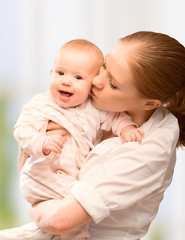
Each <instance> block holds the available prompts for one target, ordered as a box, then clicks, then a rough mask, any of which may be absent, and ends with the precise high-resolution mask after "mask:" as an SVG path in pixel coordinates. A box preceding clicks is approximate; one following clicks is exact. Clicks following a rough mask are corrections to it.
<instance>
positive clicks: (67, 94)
mask: <svg viewBox="0 0 185 240" xmlns="http://www.w3.org/2000/svg"><path fill="white" fill-rule="evenodd" d="M59 93H60V98H61V99H62V100H63V101H68V100H69V99H70V98H71V96H72V95H73V94H72V93H70V92H65V91H59Z"/></svg>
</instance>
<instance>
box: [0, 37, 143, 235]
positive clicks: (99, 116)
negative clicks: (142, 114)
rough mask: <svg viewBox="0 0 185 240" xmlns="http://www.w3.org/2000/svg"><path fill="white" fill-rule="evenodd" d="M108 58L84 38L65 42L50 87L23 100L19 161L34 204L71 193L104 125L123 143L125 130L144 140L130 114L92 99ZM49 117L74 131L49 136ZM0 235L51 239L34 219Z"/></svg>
mask: <svg viewBox="0 0 185 240" xmlns="http://www.w3.org/2000/svg"><path fill="white" fill-rule="evenodd" d="M103 62H104V58H103V54H102V52H101V51H100V49H99V48H98V47H97V46H96V45H94V44H93V43H91V42H89V41H87V40H83V39H76V40H72V41H70V42H67V43H65V44H64V45H63V46H62V47H61V48H60V49H59V51H58V53H57V55H56V57H55V62H54V68H53V69H52V70H51V83H50V89H49V91H48V92H46V93H42V94H38V95H36V96H34V97H33V98H32V99H31V101H29V102H28V103H27V104H25V105H24V107H23V110H22V113H21V115H20V117H19V119H18V121H17V123H16V125H15V127H14V135H15V138H16V139H17V141H18V143H19V148H20V152H19V158H20V159H21V160H20V161H22V162H25V164H24V166H23V168H22V170H21V173H20V188H21V192H22V194H23V196H24V197H25V199H26V200H27V201H28V202H29V203H30V204H32V205H33V204H36V203H39V202H40V201H44V200H49V199H53V198H63V197H65V196H66V195H67V194H69V193H70V189H71V188H72V185H73V184H74V182H75V181H76V179H77V175H78V171H79V169H80V168H81V166H82V164H83V162H84V160H85V157H86V156H87V154H88V153H89V151H90V150H91V149H92V148H93V147H94V145H96V144H97V143H99V142H100V140H101V138H102V131H103V130H104V131H110V130H112V132H113V134H114V135H117V136H120V137H121V139H122V141H123V142H125V141H127V140H125V136H126V135H129V137H130V140H131V141H135V139H136V140H137V141H138V142H139V143H140V142H141V137H142V136H143V132H142V130H141V129H140V128H137V127H136V125H135V124H134V123H133V122H132V119H131V117H130V116H129V115H128V114H126V113H112V112H104V111H100V110H97V109H96V108H95V107H93V105H92V103H91V100H90V97H89V94H90V90H91V87H92V80H93V78H94V77H95V76H96V75H98V73H99V70H100V68H101V66H102V64H103ZM49 121H53V122H55V123H57V124H59V125H61V126H62V127H63V128H65V129H66V130H67V131H68V132H69V134H68V135H67V136H66V137H61V136H59V135H52V136H46V134H45V133H46V128H47V125H48V122H49ZM126 139H127V138H126ZM77 233H78V236H79V238H84V239H88V238H89V234H88V230H87V228H86V227H82V228H78V229H75V230H74V231H72V232H69V233H68V234H65V235H62V236H61V238H57V239H72V235H73V234H74V235H75V236H77ZM3 234H4V235H3ZM1 236H2V237H4V238H1V239H8V240H10V239H14V240H17V239H20V240H23V239H37V240H39V239H51V238H52V234H50V233H46V232H44V231H42V230H41V229H38V227H37V226H36V225H34V224H33V223H29V224H27V225H24V226H22V227H20V228H16V229H10V230H4V231H1V232H0V237H1ZM52 239H53V238H52ZM75 239H76V238H75Z"/></svg>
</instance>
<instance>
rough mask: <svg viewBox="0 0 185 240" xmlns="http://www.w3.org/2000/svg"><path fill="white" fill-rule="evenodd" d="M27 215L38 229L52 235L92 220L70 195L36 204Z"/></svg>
mask: <svg viewBox="0 0 185 240" xmlns="http://www.w3.org/2000/svg"><path fill="white" fill-rule="evenodd" d="M29 214H30V217H31V219H32V220H33V221H34V222H35V223H36V225H37V226H38V227H39V228H41V229H43V230H45V231H47V232H50V233H53V234H62V233H65V232H67V231H69V230H71V229H73V228H76V227H79V226H82V225H84V224H86V223H88V222H90V221H91V220H92V217H91V216H90V215H89V214H88V213H87V212H86V211H85V210H84V208H83V207H82V206H81V205H80V204H79V203H78V202H77V200H76V199H75V198H74V197H73V195H72V194H69V195H68V196H67V197H65V198H63V199H53V200H48V201H44V202H41V203H39V204H36V205H34V206H32V207H31V208H30V211H29Z"/></svg>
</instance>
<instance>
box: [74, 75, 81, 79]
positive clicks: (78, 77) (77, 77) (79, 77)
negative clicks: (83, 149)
mask: <svg viewBox="0 0 185 240" xmlns="http://www.w3.org/2000/svg"><path fill="white" fill-rule="evenodd" d="M74 78H76V79H82V77H81V76H79V75H76V76H74Z"/></svg>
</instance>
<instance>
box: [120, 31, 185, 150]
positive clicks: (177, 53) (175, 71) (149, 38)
mask: <svg viewBox="0 0 185 240" xmlns="http://www.w3.org/2000/svg"><path fill="white" fill-rule="evenodd" d="M120 41H123V42H124V43H126V44H127V43H129V45H130V44H132V46H133V48H132V51H130V52H129V55H128V64H129V67H130V70H131V72H132V75H133V77H134V79H135V85H136V88H137V89H138V91H139V92H140V94H141V95H142V96H143V97H146V98H149V99H158V100H160V101H161V102H162V104H163V105H164V106H165V107H166V108H167V109H168V110H169V111H170V112H171V113H173V114H174V115H175V116H176V117H177V119H178V122H179V127H180V137H179V142H178V146H180V145H181V146H183V145H184V146H185V48H184V46H183V45H182V44H180V43H179V42H178V41H177V40H175V39H174V38H172V37H169V36H168V35H165V34H161V33H155V32H147V31H142V32H136V33H134V34H131V35H128V36H126V37H124V38H122V39H120Z"/></svg>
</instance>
